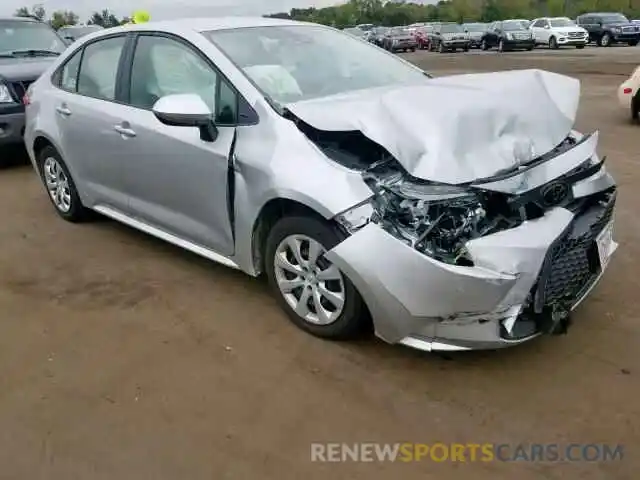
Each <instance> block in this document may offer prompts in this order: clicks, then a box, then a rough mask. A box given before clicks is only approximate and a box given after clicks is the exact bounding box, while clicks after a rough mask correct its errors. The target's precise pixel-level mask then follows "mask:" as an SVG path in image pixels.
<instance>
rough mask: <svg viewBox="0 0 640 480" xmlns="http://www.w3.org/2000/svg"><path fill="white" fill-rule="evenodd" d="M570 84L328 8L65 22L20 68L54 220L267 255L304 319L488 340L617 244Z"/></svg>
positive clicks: (567, 303)
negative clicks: (87, 33)
mask: <svg viewBox="0 0 640 480" xmlns="http://www.w3.org/2000/svg"><path fill="white" fill-rule="evenodd" d="M579 97H580V82H579V81H578V80H576V79H573V78H570V77H566V76H563V75H558V74H555V73H551V72H545V71H540V70H520V71H506V72H497V73H483V74H469V75H456V76H443V77H439V78H431V77H429V76H428V75H426V74H425V72H424V71H422V70H421V69H419V68H417V67H416V66H414V65H412V64H410V63H409V62H406V61H404V60H401V59H398V58H395V57H394V56H392V55H388V54H387V53H385V52H381V51H380V50H379V49H377V48H372V47H371V46H369V45H367V44H365V43H364V42H362V41H359V40H357V39H356V38H355V37H353V36H349V35H344V34H343V33H340V32H338V31H336V30H334V29H332V28H329V27H326V26H323V25H317V24H310V23H297V22H292V21H286V20H278V19H272V18H243V17H232V18H214V19H207V18H198V19H185V20H175V21H167V22H158V23H155V24H154V23H148V24H144V25H128V26H126V27H115V28H113V29H109V30H108V31H107V30H105V32H103V33H98V34H94V35H92V36H91V37H84V38H83V39H80V40H78V41H77V42H75V43H74V45H73V46H72V47H71V48H69V49H67V51H66V52H65V53H64V54H63V55H62V56H61V57H60V58H59V60H58V61H57V62H56V63H55V64H54V65H52V66H51V67H50V68H49V69H48V71H47V72H46V73H45V74H44V75H42V76H41V77H40V79H39V80H38V81H36V83H35V84H33V85H32V86H31V87H30V92H29V102H27V103H28V105H27V127H26V131H25V145H26V146H27V150H28V153H29V157H30V159H31V162H32V164H33V167H34V170H35V172H37V175H38V176H39V177H40V179H41V182H42V186H43V193H45V194H46V197H47V199H48V201H49V202H50V203H51V205H52V209H54V210H55V211H56V213H57V214H58V215H59V216H60V217H61V218H62V219H64V220H66V221H70V222H80V221H82V220H86V219H89V218H90V215H88V214H89V213H91V212H93V211H96V212H99V213H101V214H103V215H105V216H107V217H110V218H113V219H114V220H116V221H119V222H122V223H124V224H126V225H129V226H131V227H133V228H136V229H139V230H141V231H143V232H145V233H147V234H150V235H154V236H156V237H159V238H160V239H162V240H164V241H167V242H170V243H173V244H175V245H178V246H179V247H181V248H183V249H186V250H189V251H191V252H194V253H197V254H199V255H202V256H203V257H205V258H208V259H210V260H213V261H216V262H219V263H221V264H223V265H226V266H228V267H231V268H235V269H239V270H240V271H242V272H245V273H247V274H248V275H251V276H254V277H255V276H258V275H260V274H262V273H264V274H265V277H266V278H267V279H268V284H269V286H270V288H271V291H272V294H273V296H274V297H275V299H276V301H277V302H278V303H279V304H280V306H281V307H282V309H283V310H284V312H286V314H287V315H288V316H289V318H290V319H291V321H292V322H293V323H294V324H295V325H297V326H298V327H299V328H301V329H302V330H304V331H306V332H308V333H310V334H312V335H316V336H318V337H321V338H328V339H345V338H350V337H353V336H355V335H357V334H358V333H360V332H361V331H363V330H365V329H367V328H368V327H370V326H372V327H373V330H374V331H375V333H376V335H378V336H379V337H380V338H382V339H383V340H385V341H386V342H389V343H393V344H401V345H407V346H411V347H414V348H418V349H422V350H427V351H430V350H449V351H451V350H469V349H495V348H500V347H508V346H513V345H517V344H521V343H524V342H528V341H530V340H533V339H535V338H537V337H538V336H540V335H541V334H553V333H563V332H564V331H566V329H567V327H569V326H570V325H571V322H570V320H571V311H572V310H573V309H574V308H575V307H576V306H577V305H578V304H579V303H580V302H581V301H582V300H583V299H584V298H585V297H586V296H587V295H588V294H589V292H591V291H592V288H593V287H595V286H596V284H597V282H598V281H599V280H600V279H601V278H602V275H603V274H604V272H605V271H606V268H607V266H608V265H609V262H610V259H611V258H612V255H613V254H614V252H615V250H616V248H617V243H616V242H615V241H614V239H613V231H614V230H613V228H614V219H615V214H614V210H615V202H616V185H615V181H614V180H613V178H612V177H611V175H609V174H608V173H607V170H606V166H605V164H604V162H602V161H601V160H600V158H599V156H598V153H597V148H598V134H597V132H595V133H591V134H586V135H583V134H581V133H579V132H576V131H575V130H574V122H575V120H576V115H577V110H578V106H579ZM425 128H428V131H425ZM464 132H469V134H468V135H461V133H464ZM185 160H188V161H185ZM328 186H329V187H330V188H327V187H328ZM43 198H44V196H43ZM16 201H19V199H16ZM76 233H77V234H78V235H79V236H81V235H82V229H78V230H76ZM94 233H96V232H94ZM79 238H81V237H79ZM587 308H588V307H587ZM254 321H256V322H259V321H260V318H255V319H254ZM370 321H371V322H372V325H371V323H370ZM573 324H574V325H576V327H577V328H581V327H580V325H579V322H574V323H573ZM259 330H260V329H259V328H258V329H256V331H259ZM246 334H247V335H249V334H251V332H250V331H247V332H246Z"/></svg>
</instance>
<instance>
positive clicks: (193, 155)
mask: <svg viewBox="0 0 640 480" xmlns="http://www.w3.org/2000/svg"><path fill="white" fill-rule="evenodd" d="M185 93H191V94H198V95H200V97H201V98H202V99H203V100H204V101H205V103H207V105H208V106H209V107H210V109H211V111H212V114H216V113H217V117H216V123H217V124H219V126H218V137H217V138H216V139H215V141H213V142H210V141H206V140H203V139H201V138H200V131H199V129H198V128H195V127H194V128H192V127H173V126H168V125H164V124H162V123H161V122H160V121H159V120H158V119H157V118H156V117H155V115H154V114H153V112H152V107H153V105H154V104H155V102H156V101H157V100H158V99H159V98H161V97H163V96H166V95H172V94H185ZM128 104H129V105H128V106H127V107H124V108H125V109H126V111H125V112H123V116H122V118H120V122H121V126H122V131H123V132H124V133H123V134H122V139H121V141H122V142H128V144H129V145H130V147H131V148H130V149H129V151H128V158H127V163H126V166H125V173H126V179H125V184H126V189H127V192H128V194H129V209H130V212H131V215H133V216H135V217H137V218H138V219H139V220H142V221H143V222H145V223H148V224H151V225H153V226H155V227H157V228H160V229H162V230H164V231H166V232H168V233H171V234H174V235H176V236H178V237H180V238H182V239H184V240H187V241H189V242H191V243H195V244H197V245H200V246H203V247H206V248H209V249H211V250H214V251H215V252H217V253H219V254H222V255H231V254H233V252H234V244H233V236H232V233H231V222H230V219H229V210H228V194H227V183H228V181H227V178H228V171H229V155H230V153H231V149H232V145H233V140H234V135H235V127H234V126H227V127H225V126H224V123H227V124H230V123H233V122H230V121H229V119H230V117H233V116H234V115H235V114H236V111H237V108H236V105H237V98H236V96H235V93H234V92H233V90H232V89H230V88H229V86H228V85H227V84H226V80H225V79H224V78H223V77H222V76H221V75H219V74H218V72H217V71H216V70H215V69H214V68H213V67H212V66H211V65H210V64H209V63H208V61H207V60H205V58H204V57H203V56H202V55H201V54H200V52H198V51H197V50H195V48H194V47H192V46H191V45H188V44H186V43H185V42H183V41H181V40H178V39H175V38H171V37H168V36H162V35H153V34H148V35H147V34H145V35H141V36H140V37H139V38H138V42H137V46H136V50H135V54H134V57H133V63H132V67H131V80H130V95H129V101H128Z"/></svg>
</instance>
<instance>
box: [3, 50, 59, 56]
mask: <svg viewBox="0 0 640 480" xmlns="http://www.w3.org/2000/svg"><path fill="white" fill-rule="evenodd" d="M11 55H12V56H14V57H17V56H20V55H28V56H30V57H36V56H45V57H49V56H55V57H57V56H58V55H60V52H54V51H53V50H37V49H25V50H14V51H12V52H11Z"/></svg>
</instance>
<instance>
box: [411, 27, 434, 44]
mask: <svg viewBox="0 0 640 480" xmlns="http://www.w3.org/2000/svg"><path fill="white" fill-rule="evenodd" d="M432 32H433V25H424V26H422V27H416V29H415V31H414V32H413V36H414V38H415V39H416V43H417V44H418V48H419V49H420V50H427V49H428V48H429V34H431V33H432Z"/></svg>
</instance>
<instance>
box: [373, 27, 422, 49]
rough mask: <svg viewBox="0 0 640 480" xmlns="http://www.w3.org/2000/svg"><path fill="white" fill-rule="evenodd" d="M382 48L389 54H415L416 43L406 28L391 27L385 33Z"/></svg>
mask: <svg viewBox="0 0 640 480" xmlns="http://www.w3.org/2000/svg"><path fill="white" fill-rule="evenodd" d="M382 48H384V49H386V50H389V51H390V52H406V51H407V50H410V51H412V52H415V51H416V48H418V42H416V39H415V38H414V36H413V35H412V34H411V32H410V31H409V30H407V28H406V27H393V28H390V29H389V30H388V31H387V32H386V33H385V35H384V39H383V40H382Z"/></svg>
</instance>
